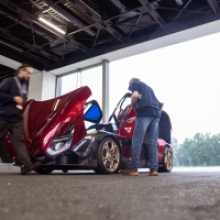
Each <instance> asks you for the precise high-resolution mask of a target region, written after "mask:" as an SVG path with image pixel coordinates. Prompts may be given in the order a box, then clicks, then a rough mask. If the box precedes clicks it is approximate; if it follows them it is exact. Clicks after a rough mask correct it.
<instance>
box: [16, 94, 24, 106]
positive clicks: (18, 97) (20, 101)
mask: <svg viewBox="0 0 220 220" xmlns="http://www.w3.org/2000/svg"><path fill="white" fill-rule="evenodd" d="M14 101H15V103H16V104H18V105H22V104H23V99H22V98H21V97H20V96H15V97H14Z"/></svg>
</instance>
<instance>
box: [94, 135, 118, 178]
mask: <svg viewBox="0 0 220 220" xmlns="http://www.w3.org/2000/svg"><path fill="white" fill-rule="evenodd" d="M98 160H99V169H100V170H101V171H102V173H109V174H111V173H117V172H118V169H119V165H120V149H119V146H118V143H117V142H116V141H115V140H114V139H113V138H110V137H108V138H105V139H104V140H103V141H102V142H101V143H100V145H99V150H98Z"/></svg>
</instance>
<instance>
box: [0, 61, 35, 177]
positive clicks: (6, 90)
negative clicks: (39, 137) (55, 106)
mask: <svg viewBox="0 0 220 220" xmlns="http://www.w3.org/2000/svg"><path fill="white" fill-rule="evenodd" d="M32 73H33V68H32V67H31V66H30V65H27V64H24V65H22V66H20V67H19V68H18V69H17V71H16V76H15V77H10V78H6V79H5V80H3V82H2V83H1V84H0V158H1V160H2V162H4V163H8V162H11V158H10V157H9V156H8V155H7V152H6V145H5V136H6V134H7V132H10V136H11V139H12V142H13V145H14V147H15V151H16V153H17V156H18V159H19V162H20V164H21V174H23V175H24V174H27V173H28V172H30V171H31V170H32V169H36V168H38V167H39V164H36V165H33V164H32V163H31V161H30V158H29V156H28V152H27V149H26V146H25V144H24V141H23V126H22V105H23V103H24V102H25V101H26V100H27V93H28V91H27V90H28V86H27V85H28V83H27V82H28V80H29V79H30V76H31V74H32Z"/></svg>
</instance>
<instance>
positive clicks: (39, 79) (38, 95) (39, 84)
mask: <svg viewBox="0 0 220 220" xmlns="http://www.w3.org/2000/svg"><path fill="white" fill-rule="evenodd" d="M42 90H43V73H42V72H39V71H38V72H37V73H36V72H34V74H33V75H32V76H31V79H30V82H29V94H28V99H35V100H37V101H41V100H42Z"/></svg>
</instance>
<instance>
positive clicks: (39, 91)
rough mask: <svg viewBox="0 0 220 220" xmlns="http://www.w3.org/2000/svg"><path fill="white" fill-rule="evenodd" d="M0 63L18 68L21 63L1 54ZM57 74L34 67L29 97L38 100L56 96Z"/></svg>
mask: <svg viewBox="0 0 220 220" xmlns="http://www.w3.org/2000/svg"><path fill="white" fill-rule="evenodd" d="M0 64H2V65H4V66H8V67H10V68H12V69H17V68H18V67H19V66H20V65H21V64H20V63H19V62H17V61H14V60H12V59H9V58H7V57H4V56H2V55H0ZM55 89H56V76H55V75H53V74H51V73H49V72H46V71H39V70H36V69H34V73H33V75H32V76H31V79H30V83H29V94H28V98H29V99H35V100H37V101H42V100H47V99H52V98H54V97H55Z"/></svg>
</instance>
